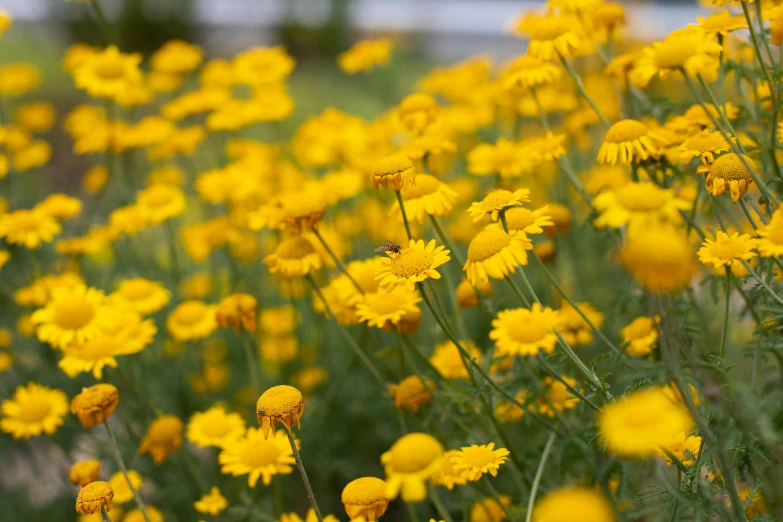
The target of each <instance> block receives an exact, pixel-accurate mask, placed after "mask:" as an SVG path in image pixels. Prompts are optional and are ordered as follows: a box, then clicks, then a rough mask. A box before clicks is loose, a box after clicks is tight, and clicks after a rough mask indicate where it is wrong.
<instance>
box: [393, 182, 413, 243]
mask: <svg viewBox="0 0 783 522" xmlns="http://www.w3.org/2000/svg"><path fill="white" fill-rule="evenodd" d="M394 194H395V195H396V196H397V204H399V205H400V214H402V222H403V224H404V225H405V233H406V234H408V240H411V239H413V234H411V225H410V223H408V214H407V213H406V212H405V203H404V202H403V201H402V194H400V191H399V190H395V191H394Z"/></svg>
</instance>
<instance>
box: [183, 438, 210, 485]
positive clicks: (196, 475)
mask: <svg viewBox="0 0 783 522" xmlns="http://www.w3.org/2000/svg"><path fill="white" fill-rule="evenodd" d="M179 453H180V456H181V457H182V462H184V463H185V467H186V468H187V469H188V473H190V474H191V475H192V476H193V481H194V482H195V483H196V488H197V489H198V491H199V493H200V494H201V495H206V494H207V488H206V486H204V482H203V481H202V479H201V475H200V474H199V472H198V470H197V468H196V465H195V464H194V463H193V459H191V458H190V454H189V453H188V450H187V449H185V447H184V446H183V447H182V448H180V451H179Z"/></svg>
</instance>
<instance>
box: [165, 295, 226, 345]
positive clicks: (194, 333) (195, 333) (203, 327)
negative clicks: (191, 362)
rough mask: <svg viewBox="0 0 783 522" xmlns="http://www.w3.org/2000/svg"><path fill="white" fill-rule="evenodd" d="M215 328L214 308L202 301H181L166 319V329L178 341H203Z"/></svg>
mask: <svg viewBox="0 0 783 522" xmlns="http://www.w3.org/2000/svg"><path fill="white" fill-rule="evenodd" d="M216 328H217V316H216V307H215V306H214V305H208V304H206V303H203V302H202V301H195V300H190V301H183V302H182V303H180V304H179V305H177V307H176V308H175V309H174V310H173V311H172V312H171V313H170V314H169V316H168V317H167V318H166V329H167V330H168V331H169V333H170V334H171V336H172V337H174V338H175V339H176V340H178V341H190V340H198V339H204V338H205V337H209V336H210V335H211V334H212V332H214V331H215V329H216Z"/></svg>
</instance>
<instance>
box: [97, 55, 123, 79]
mask: <svg viewBox="0 0 783 522" xmlns="http://www.w3.org/2000/svg"><path fill="white" fill-rule="evenodd" d="M95 74H97V75H98V76H100V77H101V79H102V80H119V79H120V78H122V77H123V76H125V68H124V67H123V66H122V62H121V61H119V60H116V59H106V60H102V61H101V62H100V63H98V65H97V67H96V68H95Z"/></svg>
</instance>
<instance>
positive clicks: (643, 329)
mask: <svg viewBox="0 0 783 522" xmlns="http://www.w3.org/2000/svg"><path fill="white" fill-rule="evenodd" d="M651 326H652V325H651V324H650V323H648V322H647V321H644V322H643V321H639V322H638V324H632V325H631V326H630V327H629V328H628V329H627V330H626V331H625V333H626V335H627V336H628V339H629V340H631V341H635V340H637V339H641V338H642V337H646V336H648V335H650V333H652V328H651Z"/></svg>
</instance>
